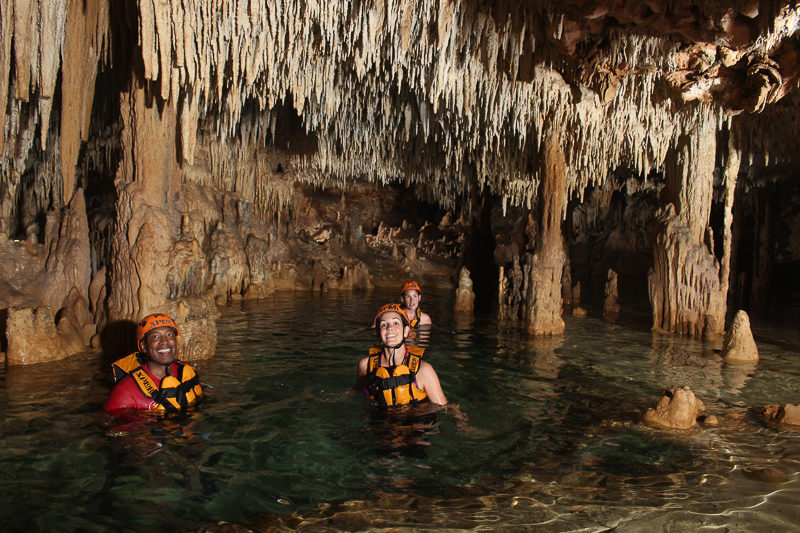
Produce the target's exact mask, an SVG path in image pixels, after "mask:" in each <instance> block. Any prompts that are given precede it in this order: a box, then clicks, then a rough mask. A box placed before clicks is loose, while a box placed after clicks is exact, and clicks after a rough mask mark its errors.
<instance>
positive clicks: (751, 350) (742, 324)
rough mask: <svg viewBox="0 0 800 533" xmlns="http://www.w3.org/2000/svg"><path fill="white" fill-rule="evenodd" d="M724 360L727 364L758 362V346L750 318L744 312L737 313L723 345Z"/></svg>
mask: <svg viewBox="0 0 800 533" xmlns="http://www.w3.org/2000/svg"><path fill="white" fill-rule="evenodd" d="M722 358H723V359H724V360H725V362H727V363H754V362H756V361H758V346H756V341H755V340H754V339H753V332H752V331H751V330H750V317H748V316H747V313H746V312H745V311H743V310H741V309H740V310H739V311H737V312H736V316H734V318H733V323H732V324H731V327H730V329H728V332H727V333H726V334H725V340H724V342H723V344H722Z"/></svg>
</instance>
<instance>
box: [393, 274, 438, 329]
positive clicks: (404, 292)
mask: <svg viewBox="0 0 800 533" xmlns="http://www.w3.org/2000/svg"><path fill="white" fill-rule="evenodd" d="M400 298H401V300H402V302H403V310H404V311H405V312H406V316H407V317H408V321H409V322H408V324H409V326H411V327H412V328H419V327H420V326H430V325H431V324H432V321H431V317H430V315H429V314H428V313H423V312H422V310H421V309H420V308H419V302H420V300H422V289H421V288H420V286H419V283H417V282H416V281H413V280H411V281H406V282H405V283H404V284H403V288H402V289H400Z"/></svg>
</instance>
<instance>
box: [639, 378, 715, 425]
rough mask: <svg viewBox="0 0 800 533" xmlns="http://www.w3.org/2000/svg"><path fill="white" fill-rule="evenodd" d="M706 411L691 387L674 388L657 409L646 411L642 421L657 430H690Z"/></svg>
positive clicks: (662, 398)
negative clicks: (663, 428)
mask: <svg viewBox="0 0 800 533" xmlns="http://www.w3.org/2000/svg"><path fill="white" fill-rule="evenodd" d="M705 410H706V407H705V405H704V404H703V401H702V400H700V399H699V398H697V397H696V396H695V395H694V393H693V392H692V390H691V389H690V388H689V387H686V386H684V387H672V388H671V389H667V390H666V391H664V396H662V397H661V400H659V402H658V405H657V406H656V407H655V409H653V408H650V409H648V410H647V411H645V413H644V416H643V417H642V421H643V422H644V423H645V424H647V425H648V426H651V427H656V428H662V427H665V428H674V429H689V428H691V427H694V426H695V425H696V424H697V417H698V416H700V415H701V414H702V413H703V412H704V411H705Z"/></svg>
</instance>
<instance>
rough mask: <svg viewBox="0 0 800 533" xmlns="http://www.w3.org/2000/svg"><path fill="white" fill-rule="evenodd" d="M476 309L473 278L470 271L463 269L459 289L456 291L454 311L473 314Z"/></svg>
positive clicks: (459, 279) (460, 272)
mask: <svg viewBox="0 0 800 533" xmlns="http://www.w3.org/2000/svg"><path fill="white" fill-rule="evenodd" d="M474 309H475V293H474V292H473V291H472V278H470V277H469V269H468V268H467V267H461V270H460V271H459V276H458V288H457V289H456V302H455V304H453V310H454V311H456V312H463V313H471V312H472V311H473V310H474Z"/></svg>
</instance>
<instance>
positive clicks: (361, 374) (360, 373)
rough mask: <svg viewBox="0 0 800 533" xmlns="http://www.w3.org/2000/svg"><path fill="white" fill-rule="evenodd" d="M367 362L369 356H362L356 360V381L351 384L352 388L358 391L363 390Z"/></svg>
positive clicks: (365, 382) (365, 380)
mask: <svg viewBox="0 0 800 533" xmlns="http://www.w3.org/2000/svg"><path fill="white" fill-rule="evenodd" d="M368 364H369V357H362V358H361V360H360V361H359V362H358V368H357V369H356V381H355V383H354V384H353V388H354V389H356V390H358V391H362V392H363V391H364V388H365V387H366V385H367V366H368Z"/></svg>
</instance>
